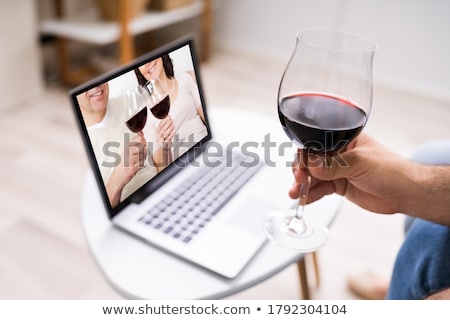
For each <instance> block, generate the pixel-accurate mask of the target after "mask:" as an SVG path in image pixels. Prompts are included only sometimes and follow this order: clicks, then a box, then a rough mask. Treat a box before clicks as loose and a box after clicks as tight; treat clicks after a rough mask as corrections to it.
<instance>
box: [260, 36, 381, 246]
mask: <svg viewBox="0 0 450 320" xmlns="http://www.w3.org/2000/svg"><path fill="white" fill-rule="evenodd" d="M374 52H375V46H374V45H373V44H372V43H370V42H368V41H366V40H364V39H362V38H360V37H358V36H355V35H351V34H348V33H343V32H335V31H330V30H304V31H301V32H299V33H298V35H297V43H296V47H295V50H294V52H293V54H292V56H291V59H290V60H289V63H288V65H287V67H286V69H285V71H284V73H283V76H282V79H281V82H280V87H279V91H278V114H279V119H280V122H281V125H282V127H283V129H284V131H285V132H286V134H287V136H288V137H289V139H291V140H292V141H293V142H294V144H295V145H296V146H298V147H299V148H301V149H302V152H301V153H300V154H301V158H300V159H299V161H302V165H303V167H304V168H305V169H306V171H305V172H306V177H305V179H304V183H302V184H301V185H300V188H299V191H298V195H299V203H298V206H297V208H296V209H295V210H288V211H279V212H274V213H273V214H272V215H270V216H269V217H268V218H267V220H266V221H265V224H264V231H265V233H266V235H267V237H268V238H269V239H270V240H273V241H275V242H276V243H278V244H279V245H281V246H284V247H288V248H292V249H296V250H300V251H304V252H308V251H315V250H317V249H318V248H320V247H321V246H322V245H323V244H324V243H325V241H326V239H327V234H328V229H327V227H326V226H324V225H320V224H319V223H317V222H316V221H315V220H314V219H311V218H310V217H309V219H306V218H305V217H304V210H305V208H304V206H305V205H306V203H307V198H308V192H309V188H310V184H311V176H310V175H309V174H308V169H307V168H308V155H309V154H310V153H312V154H320V155H321V156H323V157H325V158H326V157H327V155H330V154H335V153H337V152H339V151H340V150H342V149H343V148H344V147H345V146H346V145H347V144H348V143H349V142H350V141H352V139H354V138H355V137H356V136H357V135H358V134H359V133H360V132H361V130H362V129H363V127H364V126H365V124H366V122H367V118H368V116H369V114H370V109H371V107H372V60H373V55H374Z"/></svg>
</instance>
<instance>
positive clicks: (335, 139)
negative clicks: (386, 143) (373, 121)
mask: <svg viewBox="0 0 450 320" xmlns="http://www.w3.org/2000/svg"><path fill="white" fill-rule="evenodd" d="M278 114H279V117H280V122H281V125H282V127H283V129H284V131H285V132H286V134H287V135H288V137H289V138H290V139H291V140H292V141H293V142H294V143H295V144H297V145H298V146H299V147H301V148H306V149H308V150H309V151H310V152H314V153H334V152H338V151H339V150H340V149H342V148H344V147H345V146H346V145H347V144H348V143H349V142H350V141H351V140H353V139H354V138H355V137H356V136H357V135H358V134H359V133H360V132H361V130H362V128H363V127H364V125H365V123H366V120H367V115H366V112H365V111H364V110H363V109H362V108H361V107H359V106H358V105H356V104H355V103H353V102H351V101H349V100H347V99H344V98H341V97H338V96H333V95H328V94H323V93H299V94H293V95H290V96H287V97H284V98H283V99H282V100H281V101H280V103H279V106H278Z"/></svg>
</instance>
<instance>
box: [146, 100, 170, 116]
mask: <svg viewBox="0 0 450 320" xmlns="http://www.w3.org/2000/svg"><path fill="white" fill-rule="evenodd" d="M169 110H170V98H169V96H168V95H167V96H165V97H164V99H162V100H161V101H160V102H159V103H157V104H156V105H155V106H154V107H153V108H151V109H150V111H151V112H152V114H153V115H154V116H155V118H157V119H164V118H165V117H167V115H168V114H169Z"/></svg>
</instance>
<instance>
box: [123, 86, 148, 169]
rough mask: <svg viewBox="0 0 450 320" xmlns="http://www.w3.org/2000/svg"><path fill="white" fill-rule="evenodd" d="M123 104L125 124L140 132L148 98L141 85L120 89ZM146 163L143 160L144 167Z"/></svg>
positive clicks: (135, 131) (143, 122) (143, 124)
mask: <svg viewBox="0 0 450 320" xmlns="http://www.w3.org/2000/svg"><path fill="white" fill-rule="evenodd" d="M122 100H123V105H124V106H125V108H126V115H127V120H126V121H125V124H126V126H127V127H128V129H130V131H131V132H134V133H140V132H142V130H143V129H144V127H145V124H146V123H147V103H148V100H147V98H146V96H145V93H144V91H143V90H142V88H141V87H139V86H136V87H130V88H126V89H123V90H122ZM147 164H148V162H147V160H144V167H146V166H147Z"/></svg>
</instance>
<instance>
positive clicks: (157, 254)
mask: <svg viewBox="0 0 450 320" xmlns="http://www.w3.org/2000/svg"><path fill="white" fill-rule="evenodd" d="M209 118H210V122H211V123H212V127H213V128H215V130H214V133H217V134H218V135H219V137H220V139H219V140H220V141H221V142H222V141H224V142H225V141H232V140H234V141H236V140H235V137H239V139H238V140H237V141H255V142H258V143H261V142H262V141H264V136H265V135H266V134H268V133H270V135H271V141H277V142H286V141H287V137H286V136H285V135H284V133H283V131H282V129H281V126H280V124H279V120H278V115H277V114H276V113H274V114H273V115H272V116H267V115H264V114H258V113H255V112H249V111H242V110H237V109H226V108H218V107H215V108H211V109H210V110H209ZM249 128H251V130H249ZM230 139H231V140H230ZM272 149H273V150H271V151H273V152H275V153H279V152H278V151H277V148H276V147H273V148H272ZM294 150H295V149H289V150H286V157H287V156H288V152H292V153H293V152H294ZM291 158H292V156H291ZM286 170H289V171H290V168H287V167H286ZM280 188H283V189H286V192H287V190H288V188H289V185H280ZM288 201H289V200H288ZM340 204H341V198H340V197H339V196H335V195H333V196H327V197H325V198H324V199H322V200H320V201H317V202H316V203H313V204H311V205H308V207H307V210H306V212H307V214H308V216H309V217H313V218H314V219H317V220H320V221H322V222H323V223H325V224H327V225H330V224H331V223H332V221H333V219H334V217H335V215H336V213H337V211H338V209H339V206H340ZM82 222H83V227H84V230H85V235H86V237H87V241H88V243H89V247H90V249H91V252H92V254H93V257H94V259H95V261H96V262H97V264H98V266H99V268H100V269H101V271H102V273H103V274H104V276H105V278H106V279H107V280H108V281H109V283H110V284H111V285H112V287H113V288H114V289H116V290H117V291H118V292H119V293H120V294H122V295H123V296H124V297H126V298H131V299H220V298H224V297H227V296H229V295H232V294H235V293H237V292H240V291H242V290H244V289H247V288H249V287H251V286H253V285H256V284H258V283H260V282H262V281H264V280H266V279H268V278H270V277H271V276H273V275H275V274H276V273H278V272H280V271H282V270H283V269H284V268H286V267H288V266H289V265H291V264H292V263H294V262H296V261H298V260H299V259H300V258H301V257H302V256H303V254H302V253H299V252H296V251H292V250H288V249H283V248H280V247H278V246H277V245H275V244H273V243H271V242H267V243H266V244H265V245H264V246H263V247H262V249H261V250H260V251H259V252H258V253H257V254H256V256H255V257H254V258H253V259H252V261H251V262H250V263H249V264H248V265H247V266H246V268H245V269H244V270H243V271H242V272H241V274H240V275H239V276H238V277H237V278H235V279H231V280H230V279H226V278H223V277H221V276H219V275H217V274H214V273H211V272H209V271H207V270H205V269H202V268H200V267H198V266H196V265H194V264H191V263H189V262H187V261H184V260H181V259H179V258H177V257H175V256H173V255H171V254H169V253H167V252H164V251H161V250H160V249H158V248H156V247H153V246H151V245H149V244H147V243H145V242H143V241H141V240H139V239H138V238H136V237H134V236H132V235H130V234H127V233H125V232H124V231H122V230H119V229H118V228H116V227H114V226H113V225H112V224H111V222H110V221H109V219H108V217H107V215H106V212H105V209H104V207H103V202H102V200H101V197H100V194H99V191H98V189H97V185H96V182H95V179H94V177H93V175H92V174H89V175H88V176H87V178H86V180H85V185H84V188H83V194H82ZM261 232H262V230H261Z"/></svg>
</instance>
